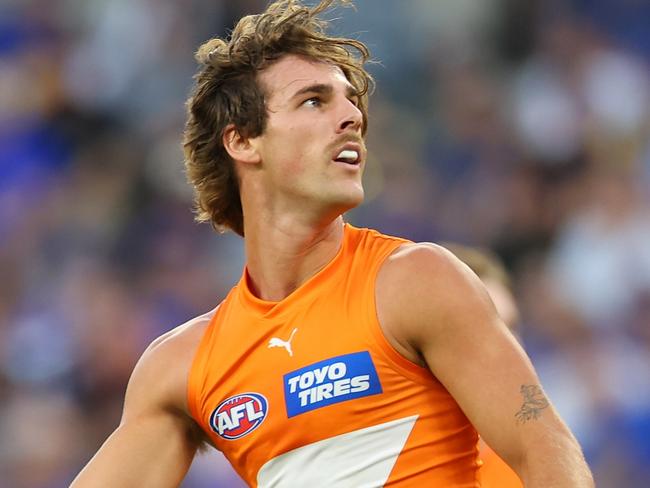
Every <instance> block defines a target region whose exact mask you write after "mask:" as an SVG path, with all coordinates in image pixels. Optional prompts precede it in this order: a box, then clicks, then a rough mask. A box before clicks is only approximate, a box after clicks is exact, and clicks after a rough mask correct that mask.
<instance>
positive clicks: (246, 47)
mask: <svg viewBox="0 0 650 488" xmlns="http://www.w3.org/2000/svg"><path fill="white" fill-rule="evenodd" d="M333 3H334V2H332V1H323V2H320V3H319V4H318V5H317V6H315V7H313V8H308V7H304V6H303V5H301V4H300V3H299V2H294V1H281V2H276V3H274V4H272V5H270V6H269V7H268V9H267V11H266V12H265V13H264V14H261V15H258V16H249V17H245V18H243V19H242V20H241V21H240V22H239V23H238V24H237V26H236V27H235V29H234V31H233V33H232V36H231V38H230V39H229V40H228V41H227V42H226V41H223V40H221V39H212V40H211V41H208V42H207V43H206V44H204V45H203V46H202V47H201V48H200V49H199V52H198V54H197V59H198V60H199V62H200V63H201V68H200V71H199V73H198V75H197V77H196V80H197V86H196V89H195V91H194V93H193V95H192V97H191V98H190V100H189V102H188V108H189V118H188V123H187V126H186V133H185V141H184V146H185V154H186V164H187V167H188V173H189V178H190V181H191V182H192V183H193V185H194V187H195V190H196V194H197V207H198V210H199V219H200V220H203V221H207V222H210V223H211V224H212V225H213V226H214V227H216V228H218V229H221V230H224V229H229V230H232V231H234V232H235V233H237V234H239V235H240V236H242V237H245V244H244V245H245V251H246V267H245V269H244V274H243V276H242V278H241V280H240V282H239V283H238V285H237V286H236V287H234V288H233V289H232V290H231V292H230V293H229V295H228V297H227V298H226V299H225V300H224V301H223V302H222V303H221V304H220V305H219V306H218V307H217V308H216V309H215V310H213V311H212V312H209V313H207V314H204V315H202V316H199V317H197V318H195V319H193V320H191V321H190V322H188V323H186V324H184V325H182V326H180V327H178V328H176V329H174V330H172V331H171V332H169V333H167V334H164V335H163V336H161V337H160V338H159V339H157V340H155V341H154V342H153V343H152V344H151V346H150V347H149V348H148V349H147V351H146V352H145V353H144V354H143V356H142V357H141V359H140V361H139V363H138V365H137V366H136V368H135V370H134V372H133V374H132V376H131V379H130V381H129V386H128V388H127V393H126V398H125V406H124V411H123V415H122V420H121V422H120V425H119V427H118V428H117V429H116V430H115V431H114V433H113V434H112V435H111V436H110V437H109V438H108V440H107V441H106V442H105V443H104V445H103V446H102V447H101V449H100V450H99V452H98V453H97V454H96V455H95V457H93V459H92V460H91V461H90V462H89V463H88V464H87V466H86V467H85V468H84V469H83V470H82V472H81V473H80V474H79V476H78V477H77V478H76V479H75V481H74V482H73V485H72V486H74V487H75V488H79V487H85V486H96V485H97V484H100V485H116V486H156V487H162V486H176V485H177V484H178V483H180V482H181V480H182V478H183V477H184V475H185V473H186V472H187V470H188V468H189V466H190V464H191V461H192V459H193V457H194V455H195V453H196V451H197V449H199V448H200V447H201V446H202V445H203V444H211V445H213V446H215V447H216V448H218V449H219V450H221V451H223V452H224V453H225V455H226V457H227V458H228V459H229V461H230V462H231V463H232V464H233V466H234V467H235V469H236V470H237V472H238V473H239V474H240V475H241V476H242V477H243V478H244V480H245V481H246V482H247V483H249V484H251V485H255V484H259V485H262V486H270V485H275V484H282V485H286V486H291V485H307V484H314V485H317V486H335V485H339V486H350V485H354V486H357V485H361V484H368V483H370V484H373V485H384V484H386V483H395V484H404V483H411V482H417V483H419V484H421V483H426V482H429V483H440V484H444V485H445V486H476V485H477V483H478V474H477V471H478V462H477V456H476V449H475V446H476V441H477V437H476V431H475V430H474V428H473V426H472V425H475V426H476V427H477V428H478V430H479V431H480V433H481V435H482V437H483V438H485V439H486V440H487V441H488V442H489V443H490V445H491V446H493V447H494V448H495V449H496V450H497V452H498V453H499V454H500V455H501V456H502V457H503V458H504V459H506V460H508V462H509V464H510V465H511V466H512V467H513V468H514V469H515V470H516V471H517V473H518V475H519V476H520V477H521V478H522V479H523V480H524V481H525V482H526V485H527V486H531V487H535V486H538V487H546V486H551V485H552V486H558V487H560V486H566V487H569V486H570V487H582V486H584V487H589V486H593V482H592V480H591V476H590V473H589V469H588V467H587V465H586V463H585V461H584V459H583V457H582V453H581V450H580V447H579V445H578V443H577V442H576V440H575V439H574V438H573V436H572V434H571V433H570V431H569V429H568V428H567V427H566V426H565V425H564V423H563V422H562V421H561V419H560V418H559V416H558V414H557V413H556V412H555V410H554V408H553V407H552V405H551V404H550V402H549V401H548V400H547V398H546V397H545V395H544V393H543V390H542V388H541V385H540V383H539V380H538V378H537V376H536V374H535V371H534V370H533V367H532V365H531V363H530V361H529V360H528V358H527V356H526V355H525V353H524V352H523V350H522V349H521V348H520V347H519V345H518V344H517V342H516V340H515V339H514V338H513V337H512V336H511V335H510V334H509V333H508V332H507V329H506V327H505V325H504V324H503V322H502V320H501V319H500V318H499V316H498V314H497V312H496V310H495V309H494V306H493V304H492V302H491V301H490V299H489V297H488V294H487V293H486V292H485V290H484V288H483V286H482V285H481V283H480V281H479V280H478V278H476V276H475V275H473V274H472V273H470V272H468V271H467V270H466V268H465V267H464V266H463V265H462V264H461V263H460V261H458V260H457V259H456V258H454V257H453V255H452V254H451V253H449V252H447V251H445V250H444V249H442V248H440V247H439V246H435V245H431V244H416V243H413V242H411V241H408V240H405V239H401V238H396V237H390V236H386V235H383V234H379V233H378V232H375V231H372V230H368V229H359V228H356V227H353V226H351V225H349V224H346V223H344V221H343V218H342V214H343V213H344V212H346V211H348V210H350V209H352V208H354V207H356V206H357V205H359V204H360V203H361V201H362V200H363V196H364V193H363V187H362V185H361V173H362V170H363V167H364V165H365V160H366V149H365V140H364V136H365V133H366V129H367V122H368V121H367V101H368V88H369V84H370V81H371V79H370V77H369V75H368V73H367V72H366V71H365V69H364V67H363V64H364V62H365V61H366V59H367V57H368V52H367V48H366V47H365V45H364V44H363V43H361V42H359V41H354V40H350V39H345V38H332V37H328V36H327V35H325V33H324V30H325V27H326V26H327V23H326V22H325V21H321V20H318V19H317V17H316V16H317V15H318V14H321V13H322V12H324V11H326V10H327V8H328V7H330V6H331V5H332V4H333ZM466 416H467V417H466ZM470 421H471V423H470ZM377 454H379V458H377V457H376V456H377Z"/></svg>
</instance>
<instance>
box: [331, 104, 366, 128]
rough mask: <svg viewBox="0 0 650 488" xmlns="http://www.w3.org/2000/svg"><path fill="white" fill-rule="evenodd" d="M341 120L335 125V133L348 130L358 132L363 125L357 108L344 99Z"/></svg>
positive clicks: (361, 115) (361, 116)
mask: <svg viewBox="0 0 650 488" xmlns="http://www.w3.org/2000/svg"><path fill="white" fill-rule="evenodd" d="M342 106H343V108H342V109H341V118H340V120H339V122H338V124H337V126H338V130H337V132H346V131H348V130H353V131H359V130H361V127H362V125H363V114H362V113H361V110H359V107H357V106H356V105H355V104H354V103H352V102H351V101H350V100H349V99H347V98H345V99H344V102H343V104H342Z"/></svg>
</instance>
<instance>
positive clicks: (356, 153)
mask: <svg viewBox="0 0 650 488" xmlns="http://www.w3.org/2000/svg"><path fill="white" fill-rule="evenodd" d="M361 154H362V153H361V146H360V145H359V144H356V143H348V144H345V145H344V146H343V147H341V148H339V149H338V151H337V152H336V153H335V155H334V156H335V157H334V158H333V160H334V161H335V162H337V163H342V164H346V165H349V166H353V167H354V166H359V165H360V164H361Z"/></svg>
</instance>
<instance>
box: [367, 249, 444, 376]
mask: <svg viewBox="0 0 650 488" xmlns="http://www.w3.org/2000/svg"><path fill="white" fill-rule="evenodd" d="M392 244H393V245H389V246H386V247H385V248H384V249H383V250H382V253H381V254H380V255H379V257H378V259H377V260H376V261H375V263H374V266H373V268H372V269H371V270H370V274H369V280H368V281H369V283H368V287H369V290H368V296H369V298H370V299H369V303H368V310H367V312H368V314H367V316H368V319H369V320H368V322H369V329H370V335H371V337H372V341H373V344H374V345H375V346H377V350H378V351H379V352H380V353H381V354H382V355H383V356H384V359H386V360H387V362H388V364H390V365H391V366H392V367H393V369H395V370H396V371H397V372H399V373H400V374H402V375H403V376H405V377H407V378H409V379H411V380H412V381H415V382H417V383H422V384H427V385H429V384H431V383H438V380H437V379H436V378H435V376H433V374H432V373H431V371H429V369H428V368H426V367H423V366H420V365H418V364H415V363H414V362H412V361H411V360H409V359H407V358H406V357H404V356H403V355H402V354H401V353H400V352H399V351H397V350H396V349H395V348H394V347H393V345H392V344H391V343H390V341H389V340H388V338H387V337H386V335H385V334H384V331H383V329H382V327H381V323H380V322H379V317H378V315H377V295H376V286H377V276H378V274H379V270H380V269H381V267H382V265H383V264H384V262H385V261H386V259H388V258H389V257H390V256H391V255H392V254H393V253H394V252H395V251H397V250H398V249H399V248H400V247H401V246H403V245H405V244H409V241H406V240H401V239H400V240H395V241H394V242H393V243H392Z"/></svg>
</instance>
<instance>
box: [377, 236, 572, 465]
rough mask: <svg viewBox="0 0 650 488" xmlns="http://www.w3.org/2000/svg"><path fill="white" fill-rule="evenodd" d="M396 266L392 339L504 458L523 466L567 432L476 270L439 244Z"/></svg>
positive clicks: (415, 250) (392, 274)
mask: <svg viewBox="0 0 650 488" xmlns="http://www.w3.org/2000/svg"><path fill="white" fill-rule="evenodd" d="M394 264H398V265H397V266H393V271H392V272H390V271H389V272H388V273H387V274H386V275H385V278H386V279H385V282H386V283H389V289H391V293H390V294H388V293H385V296H386V299H385V300H384V303H385V304H387V303H397V304H398V305H397V306H395V305H389V307H391V306H392V308H393V311H392V312H391V313H387V314H385V315H386V316H387V317H388V318H389V320H390V322H391V323H392V324H394V325H393V333H394V335H396V336H398V337H401V339H402V341H403V342H404V343H408V344H409V345H410V346H411V347H412V348H413V349H414V350H415V351H416V352H417V353H418V354H419V355H420V356H421V357H422V358H423V359H424V361H425V362H426V364H427V366H428V367H429V369H430V370H431V372H432V373H433V374H434V375H435V376H436V377H437V378H438V380H439V381H440V382H441V383H442V384H443V385H444V386H445V387H446V388H447V390H448V391H449V392H450V394H451V395H452V396H453V397H454V399H455V400H456V402H457V403H458V404H459V406H460V407H461V409H462V410H463V411H464V413H465V414H466V415H467V417H468V418H469V420H470V421H471V422H472V423H473V424H474V425H475V426H476V428H477V430H478V431H479V433H480V434H481V436H482V437H483V438H484V439H485V441H486V442H487V443H488V444H489V445H490V446H491V447H492V448H493V449H495V451H497V453H498V454H499V455H500V456H501V457H503V458H504V459H505V460H506V461H507V462H508V463H509V464H510V465H511V466H512V467H514V468H517V467H518V466H520V465H522V464H523V463H524V462H525V458H526V456H527V455H529V454H530V453H531V451H532V450H533V449H534V446H535V445H543V444H544V443H545V442H546V441H548V440H549V439H550V438H551V437H553V436H554V435H556V434H558V433H559V432H562V433H563V434H566V433H567V432H568V430H567V429H566V427H565V426H564V424H563V423H562V422H561V420H560V419H559V417H558V416H557V414H556V412H555V411H554V409H553V407H552V406H551V405H550V404H549V403H548V401H547V400H546V398H545V397H544V394H543V392H542V390H541V386H540V382H539V379H538V377H537V375H536V373H535V370H534V368H533V366H532V364H531V362H530V360H529V359H528V357H527V355H526V353H525V352H524V351H523V349H522V348H521V346H519V344H518V343H517V341H516V339H515V338H514V337H513V336H512V334H511V333H510V332H509V331H508V330H507V328H506V326H505V325H504V324H503V323H502V321H501V320H500V319H499V317H498V315H497V312H496V310H495V308H494V305H493V304H492V301H491V300H490V298H489V296H488V295H487V292H486V291H485V288H484V287H483V285H482V283H481V282H480V280H479V279H478V278H477V277H476V276H475V275H474V274H473V273H471V272H469V270H468V269H467V268H465V267H464V265H460V264H459V262H457V260H455V258H453V257H450V256H449V255H448V253H446V252H445V251H443V250H440V249H439V248H435V247H426V246H419V247H417V248H413V249H411V250H409V251H408V252H407V253H404V255H403V256H401V259H396V260H395V263H394ZM414 277H417V279H414ZM389 296H390V298H389ZM396 296H399V299H398V300H395V297H396ZM390 300H392V301H390Z"/></svg>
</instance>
